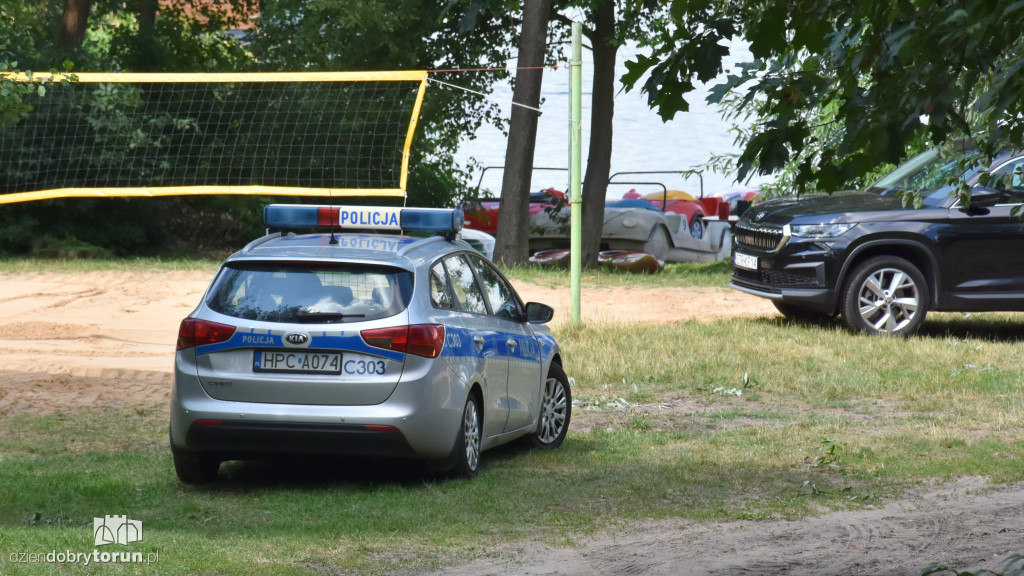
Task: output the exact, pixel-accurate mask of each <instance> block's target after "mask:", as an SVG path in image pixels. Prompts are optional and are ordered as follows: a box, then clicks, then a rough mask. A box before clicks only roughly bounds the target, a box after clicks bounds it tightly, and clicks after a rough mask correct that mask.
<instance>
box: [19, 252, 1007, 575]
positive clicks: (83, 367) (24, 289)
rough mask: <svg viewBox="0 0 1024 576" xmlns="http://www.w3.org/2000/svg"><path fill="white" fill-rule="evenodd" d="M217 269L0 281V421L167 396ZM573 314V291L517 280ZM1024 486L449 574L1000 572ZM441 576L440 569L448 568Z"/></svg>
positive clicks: (666, 529)
mask: <svg viewBox="0 0 1024 576" xmlns="http://www.w3.org/2000/svg"><path fill="white" fill-rule="evenodd" d="M209 280H210V275H209V274H208V273H202V272H172V273H121V272H94V273H84V274H54V273H39V274H28V275H0V417H2V416H3V415H5V414H12V413H24V412H48V411H55V410H64V409H72V408H75V407H77V406H114V405H123V404H145V405H153V404H161V403H166V402H167V397H168V392H169V389H170V381H171V369H172V361H173V360H172V359H173V353H174V344H175V340H176V338H177V329H178V323H179V322H180V320H181V319H182V318H183V317H184V316H186V315H187V314H188V313H189V311H191V310H192V308H193V307H194V306H195V305H196V304H197V303H198V302H199V299H200V298H201V297H202V294H203V292H204V291H205V289H206V286H207V283H208V282H209ZM517 288H519V289H520V291H521V292H522V295H523V297H524V298H525V299H527V300H537V301H541V302H547V303H550V304H552V305H554V306H555V307H556V309H557V310H558V317H557V318H556V321H560V320H564V319H565V318H566V316H567V314H568V306H569V300H568V298H569V296H568V289H561V290H553V289H548V288H541V287H537V286H530V285H520V286H517ZM775 314H776V312H775V310H774V308H773V307H772V306H771V304H769V303H768V302H766V301H763V300H760V299H757V298H753V297H748V296H745V295H743V294H739V293H737V292H734V291H730V290H726V289H698V290H693V289H690V290H683V289H660V290H637V289H631V290H623V289H603V290H591V291H588V292H587V293H586V294H585V295H584V301H583V316H584V317H585V318H596V319H607V320H612V321H617V320H621V321H627V320H628V321H640V322H666V323H667V322H679V321H686V320H691V319H699V320H713V319H715V318H721V317H728V316H771V315H775ZM1022 518H1024V485H1016V486H1012V487H1009V488H1004V489H1001V490H999V491H995V492H989V491H986V490H985V481H984V480H982V479H961V480H960V481H958V482H955V483H953V484H949V485H944V486H941V487H936V488H933V489H930V490H924V491H921V492H920V493H918V494H914V495H911V496H908V497H907V498H904V499H901V500H900V501H898V502H893V503H891V504H889V505H888V506H886V507H885V508H881V509H875V510H861V511H856V512H834V513H829V514H825V515H823V516H819V517H815V518H808V519H804V520H801V521H797V522H781V521H778V522H774V521H773V522H735V523H719V524H693V525H686V526H683V525H680V524H679V523H678V522H642V523H638V524H635V525H633V526H631V527H629V528H627V529H622V530H616V531H615V532H609V533H605V534H598V535H596V536H593V537H590V538H586V539H583V540H581V541H580V542H578V544H577V545H575V546H573V547H568V548H557V549H552V548H548V547H546V546H544V545H543V544H540V543H527V544H523V545H519V546H516V547H511V548H501V549H490V550H487V551H486V552H485V553H483V555H482V556H481V557H480V558H479V559H477V560H475V561H474V562H472V563H470V564H467V565H465V566H462V567H456V568H455V569H447V570H445V571H444V572H443V573H444V574H455V575H479V574H509V573H515V574H534V575H540V574H547V575H555V574H560V575H580V576H584V575H586V576H591V575H605V574H608V575H611V574H645V575H646V574H652V575H658V574H665V575H669V574H671V575H676V574H708V575H711V574H721V575H726V574H728V575H733V574H790V575H796V576H802V575H807V576H811V575H822V574H835V575H840V574H842V575H847V574H879V575H881V574H885V575H903V574H905V575H908V576H910V575H913V576H917V575H920V574H921V572H922V571H923V569H924V568H925V567H926V566H928V565H929V564H931V563H933V562H943V563H947V564H949V565H951V566H954V567H956V568H957V569H960V570H963V569H971V570H978V569H979V568H982V567H985V568H989V569H993V570H994V569H998V568H1001V566H1002V564H1001V560H1002V559H1003V558H1005V557H1006V555H1007V554H1010V553H1013V552H1024V522H1022V521H1021V519H1022ZM439 574H440V573H439Z"/></svg>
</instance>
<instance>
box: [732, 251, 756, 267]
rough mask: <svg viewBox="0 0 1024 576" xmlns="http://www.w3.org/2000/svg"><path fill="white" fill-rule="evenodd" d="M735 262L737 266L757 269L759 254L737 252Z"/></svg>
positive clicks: (734, 256) (733, 259)
mask: <svg viewBox="0 0 1024 576" xmlns="http://www.w3.org/2000/svg"><path fill="white" fill-rule="evenodd" d="M732 261H733V264H735V265H736V267H737V268H746V269H747V270H757V256H751V255H749V254H743V253H740V252H737V253H735V254H734V255H733V258H732Z"/></svg>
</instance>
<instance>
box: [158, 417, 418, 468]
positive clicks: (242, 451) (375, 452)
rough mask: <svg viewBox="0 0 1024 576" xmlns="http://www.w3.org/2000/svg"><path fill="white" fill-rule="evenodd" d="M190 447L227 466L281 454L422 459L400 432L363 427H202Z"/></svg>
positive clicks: (195, 427)
mask: <svg viewBox="0 0 1024 576" xmlns="http://www.w3.org/2000/svg"><path fill="white" fill-rule="evenodd" d="M185 444H186V446H187V447H188V448H187V449H186V450H187V451H189V452H199V453H204V454H216V455H218V456H219V457H220V458H222V459H224V460H230V459H235V458H239V459H240V458H251V457H259V456H276V455H281V454H299V455H326V456H380V457H387V458H391V457H394V458H415V457H417V454H416V452H415V451H414V450H413V449H412V447H411V446H409V443H408V442H407V441H406V440H405V436H404V435H403V434H402V433H401V432H399V431H398V429H396V428H388V427H367V426H362V425H331V424H289V423H282V422H225V421H216V420H215V421H212V422H211V421H198V422H193V424H192V425H191V426H190V427H189V429H188V432H187V433H186V435H185ZM178 449H179V450H181V449H180V448H178Z"/></svg>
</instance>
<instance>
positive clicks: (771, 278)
mask: <svg viewBox="0 0 1024 576" xmlns="http://www.w3.org/2000/svg"><path fill="white" fill-rule="evenodd" d="M732 279H733V280H735V281H737V282H740V283H741V284H752V285H756V286H757V287H758V288H761V289H765V288H766V287H771V286H809V287H818V286H820V284H819V282H818V277H817V275H816V274H815V273H814V272H813V271H810V270H808V271H805V272H803V273H801V272H795V271H781V270H758V271H754V270H744V269H742V268H733V270H732Z"/></svg>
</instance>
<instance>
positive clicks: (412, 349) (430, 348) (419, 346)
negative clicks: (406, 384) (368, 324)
mask: <svg viewBox="0 0 1024 576" xmlns="http://www.w3.org/2000/svg"><path fill="white" fill-rule="evenodd" d="M360 334H362V336H363V340H365V341H366V343H367V344H369V345H370V346H373V347H374V348H384V349H386V350H394V351H395V352H405V353H408V354H415V355H417V356H423V357H425V358H437V356H438V354H440V353H441V348H443V347H444V326H441V325H440V324H413V325H411V326H394V327H392V328H376V329H373V330H363V331H362V332H360Z"/></svg>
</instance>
